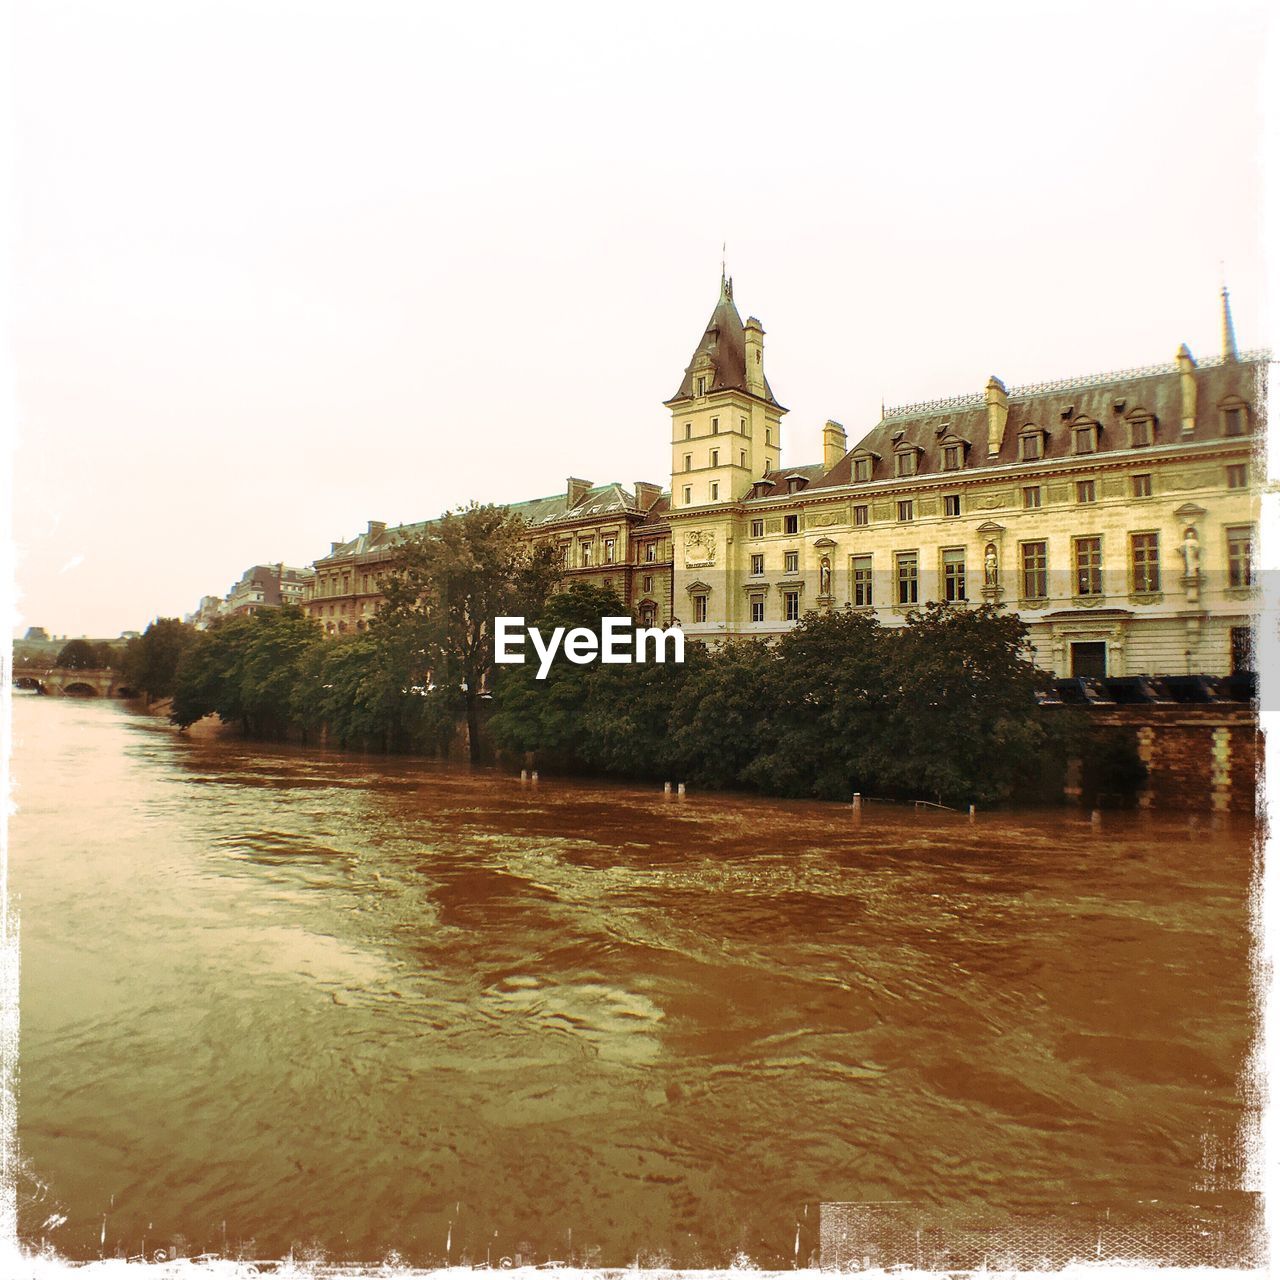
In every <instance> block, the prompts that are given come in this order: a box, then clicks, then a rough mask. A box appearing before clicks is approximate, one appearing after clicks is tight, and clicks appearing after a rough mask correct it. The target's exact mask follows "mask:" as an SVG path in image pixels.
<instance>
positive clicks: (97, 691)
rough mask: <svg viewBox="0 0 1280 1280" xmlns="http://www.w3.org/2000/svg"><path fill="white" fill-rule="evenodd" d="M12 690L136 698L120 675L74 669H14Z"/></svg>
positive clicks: (83, 696)
mask: <svg viewBox="0 0 1280 1280" xmlns="http://www.w3.org/2000/svg"><path fill="white" fill-rule="evenodd" d="M13 687H14V688H15V689H27V690H30V691H34V692H35V693H45V694H50V695H54V696H59V697H73V698H75V697H79V698H136V697H137V696H138V691H137V690H136V689H131V688H129V687H128V686H127V685H126V684H125V683H124V677H123V676H121V674H120V673H119V672H118V671H106V670H78V669H76V668H74V667H50V666H34V665H33V666H23V667H17V668H15V669H14V673H13Z"/></svg>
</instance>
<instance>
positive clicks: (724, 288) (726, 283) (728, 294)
mask: <svg viewBox="0 0 1280 1280" xmlns="http://www.w3.org/2000/svg"><path fill="white" fill-rule="evenodd" d="M726 244H727V242H726V241H723V240H722V241H721V242H720V300H721V301H722V302H723V301H724V300H725V299H726V298H727V299H729V300H732V298H733V280H732V278H731V277H730V276H729V275H728V274H727V273H726V271H725V247H726Z"/></svg>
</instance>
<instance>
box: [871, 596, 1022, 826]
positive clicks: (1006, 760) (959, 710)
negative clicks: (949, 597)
mask: <svg viewBox="0 0 1280 1280" xmlns="http://www.w3.org/2000/svg"><path fill="white" fill-rule="evenodd" d="M887 639H888V640H889V641H890V643H889V646H888V662H887V664H886V667H885V680H886V684H887V686H888V689H889V697H890V702H891V714H890V716H889V717H888V719H887V721H886V723H885V725H884V727H883V729H882V731H881V733H880V734H879V736H878V738H877V741H876V756H877V764H878V768H879V771H880V774H881V776H882V777H883V778H884V779H885V781H886V784H887V785H889V786H891V787H896V788H898V789H900V790H903V791H907V792H909V793H914V794H919V793H920V792H921V791H923V792H925V793H926V794H929V795H932V796H933V797H934V798H936V799H937V800H939V801H948V802H952V803H958V802H967V801H978V802H979V803H990V802H992V801H997V800H1003V799H1006V798H1007V797H1008V796H1009V795H1010V794H1011V793H1012V792H1013V791H1014V790H1015V789H1017V788H1019V787H1020V786H1022V785H1025V784H1028V783H1029V782H1030V781H1031V773H1032V771H1033V770H1034V769H1035V767H1036V763H1037V760H1038V759H1039V756H1040V754H1041V752H1042V751H1043V749H1044V747H1045V745H1046V742H1047V735H1046V733H1045V729H1044V726H1043V724H1042V716H1041V712H1040V709H1039V706H1038V704H1037V702H1036V697H1035V691H1036V687H1037V685H1038V683H1039V681H1040V676H1039V673H1038V672H1037V671H1036V669H1035V667H1034V666H1033V665H1032V663H1031V661H1030V657H1029V650H1028V645H1027V628H1026V625H1025V623H1023V621H1022V620H1021V619H1020V618H1019V617H1018V616H1017V615H1016V614H1006V613H1003V612H1002V611H1000V610H999V609H998V608H997V607H995V606H992V605H983V606H981V607H979V608H976V609H974V608H967V607H964V606H957V605H948V604H938V603H933V604H930V605H928V606H927V607H926V608H925V609H923V610H913V611H912V612H911V613H910V614H908V615H907V625H906V626H905V627H901V628H896V629H894V630H892V631H891V632H889V633H888V636H887Z"/></svg>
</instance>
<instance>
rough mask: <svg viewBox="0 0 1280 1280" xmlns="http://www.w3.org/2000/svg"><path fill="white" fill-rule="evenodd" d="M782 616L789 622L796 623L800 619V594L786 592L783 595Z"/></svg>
mask: <svg viewBox="0 0 1280 1280" xmlns="http://www.w3.org/2000/svg"><path fill="white" fill-rule="evenodd" d="M782 616H783V618H784V619H785V620H786V621H787V622H795V621H796V619H797V618H799V617H800V593H799V592H798V591H784V592H783V593H782Z"/></svg>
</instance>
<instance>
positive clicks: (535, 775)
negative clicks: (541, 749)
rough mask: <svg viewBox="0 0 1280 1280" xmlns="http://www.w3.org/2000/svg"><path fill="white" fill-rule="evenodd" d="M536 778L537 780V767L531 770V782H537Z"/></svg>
mask: <svg viewBox="0 0 1280 1280" xmlns="http://www.w3.org/2000/svg"><path fill="white" fill-rule="evenodd" d="M537 780H538V771H537V769H535V770H534V771H533V775H532V778H531V781H533V782H537Z"/></svg>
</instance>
